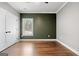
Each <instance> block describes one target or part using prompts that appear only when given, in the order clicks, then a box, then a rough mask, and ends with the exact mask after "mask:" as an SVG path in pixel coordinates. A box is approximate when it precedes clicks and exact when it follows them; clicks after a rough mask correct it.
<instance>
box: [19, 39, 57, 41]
mask: <svg viewBox="0 0 79 59" xmlns="http://www.w3.org/2000/svg"><path fill="white" fill-rule="evenodd" d="M19 41H56V39H20V40H19Z"/></svg>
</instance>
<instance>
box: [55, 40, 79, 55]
mask: <svg viewBox="0 0 79 59" xmlns="http://www.w3.org/2000/svg"><path fill="white" fill-rule="evenodd" d="M56 41H57V42H59V43H60V44H62V45H63V46H65V47H66V48H68V49H69V50H71V51H72V52H74V53H75V54H77V55H78V56H79V51H76V50H75V49H73V48H71V47H69V46H68V45H66V44H64V43H63V42H61V41H60V40H58V39H57V40H56Z"/></svg>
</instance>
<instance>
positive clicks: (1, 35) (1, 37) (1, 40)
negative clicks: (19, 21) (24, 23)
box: [0, 8, 6, 51]
mask: <svg viewBox="0 0 79 59" xmlns="http://www.w3.org/2000/svg"><path fill="white" fill-rule="evenodd" d="M5 13H6V11H5V10H4V9H2V8H0V51H2V50H3V49H4V48H6V40H5Z"/></svg>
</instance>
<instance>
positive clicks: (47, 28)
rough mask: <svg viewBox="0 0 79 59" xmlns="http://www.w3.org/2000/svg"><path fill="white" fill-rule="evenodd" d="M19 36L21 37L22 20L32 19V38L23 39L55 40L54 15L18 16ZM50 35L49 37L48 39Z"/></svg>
mask: <svg viewBox="0 0 79 59" xmlns="http://www.w3.org/2000/svg"><path fill="white" fill-rule="evenodd" d="M20 17H21V18H20V29H21V30H20V32H21V33H20V35H22V18H27V17H32V18H34V21H33V23H34V24H33V30H34V36H25V37H21V36H20V37H21V38H23V39H56V14H20ZM48 35H50V37H48Z"/></svg>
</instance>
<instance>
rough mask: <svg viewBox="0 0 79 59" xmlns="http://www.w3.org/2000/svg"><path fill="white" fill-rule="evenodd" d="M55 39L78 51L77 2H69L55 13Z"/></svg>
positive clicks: (78, 14)
mask: <svg viewBox="0 0 79 59" xmlns="http://www.w3.org/2000/svg"><path fill="white" fill-rule="evenodd" d="M57 39H58V40H60V41H61V42H63V43H64V44H66V45H68V46H69V47H71V48H72V49H75V50H76V51H79V2H69V3H67V5H65V6H64V7H63V8H62V9H61V10H60V11H59V12H58V13H57Z"/></svg>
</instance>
